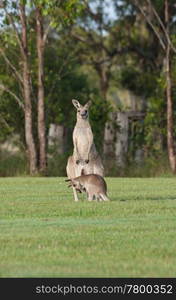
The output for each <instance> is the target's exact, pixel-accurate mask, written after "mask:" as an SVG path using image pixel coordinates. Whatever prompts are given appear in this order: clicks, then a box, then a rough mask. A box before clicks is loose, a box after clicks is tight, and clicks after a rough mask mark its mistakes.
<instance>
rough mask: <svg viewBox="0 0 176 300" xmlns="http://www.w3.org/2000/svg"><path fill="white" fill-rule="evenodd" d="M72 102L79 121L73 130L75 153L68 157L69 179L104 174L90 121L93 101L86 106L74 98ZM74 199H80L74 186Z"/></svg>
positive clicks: (67, 169)
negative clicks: (82, 175)
mask: <svg viewBox="0 0 176 300" xmlns="http://www.w3.org/2000/svg"><path fill="white" fill-rule="evenodd" d="M72 103H73V105H74V107H75V108H76V109H77V121H76V125H75V127H74V130H73V146H74V150H73V155H72V156H70V157H69V158H68V162H67V167H66V172H67V177H68V178H69V179H71V178H75V177H78V176H80V175H81V173H82V171H84V174H98V175H100V176H103V175H104V168H103V165H102V161H101V158H100V156H99V154H98V152H97V150H96V147H95V144H94V141H93V133H92V129H91V126H90V123H89V107H90V105H91V101H88V102H87V103H86V104H85V105H84V106H83V105H81V104H80V103H79V102H78V101H77V100H75V99H73V100H72ZM73 193H74V200H75V201H78V196H77V193H76V189H75V188H74V187H73Z"/></svg>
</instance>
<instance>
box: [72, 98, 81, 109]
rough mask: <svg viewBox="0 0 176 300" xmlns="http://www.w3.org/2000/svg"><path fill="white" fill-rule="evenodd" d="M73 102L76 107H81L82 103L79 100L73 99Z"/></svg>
mask: <svg viewBox="0 0 176 300" xmlns="http://www.w3.org/2000/svg"><path fill="white" fill-rule="evenodd" d="M72 103H73V105H74V107H76V109H78V108H80V107H81V104H80V103H79V101H78V100H75V99H72Z"/></svg>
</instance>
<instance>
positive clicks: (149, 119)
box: [0, 0, 176, 175]
mask: <svg viewBox="0 0 176 300" xmlns="http://www.w3.org/2000/svg"><path fill="white" fill-rule="evenodd" d="M175 17H176V5H175V3H174V1H172V0H171V1H168V0H155V1H149V0H143V1H137V0H123V1H122V0H121V1H118V0H112V1H109V0H105V1H101V0H96V1H91V0H89V1H88V0H87V1H86V0H65V1H49V0H36V1H35V0H28V1H27V0H26V1H25V0H23V1H21V0H18V1H1V2H0V25H1V27H0V30H1V35H0V65H1V74H0V93H1V97H0V127H1V130H0V140H1V144H3V143H4V142H5V141H7V140H8V139H10V138H11V137H12V136H14V135H15V134H18V146H19V147H20V149H21V154H20V158H19V154H18V158H16V163H15V169H18V168H19V165H20V161H23V164H24V166H27V167H25V169H26V171H25V172H27V173H30V174H31V175H32V174H39V173H40V174H45V175H64V174H65V173H64V172H65V164H66V159H67V157H68V155H69V153H70V152H71V151H72V137H71V136H72V129H73V127H74V123H75V111H74V109H73V107H72V103H71V99H72V98H76V99H79V100H80V101H81V102H82V103H85V102H86V101H87V100H88V99H91V100H92V107H91V114H90V115H91V123H92V126H93V131H94V135H95V141H96V143H97V147H98V149H99V151H101V153H102V155H103V149H104V142H105V135H104V133H105V125H107V124H108V126H109V127H110V129H111V131H109V133H108V134H112V143H113V144H115V143H116V135H115V134H114V132H116V131H120V128H119V126H118V122H116V121H114V119H113V118H112V116H113V112H116V111H126V110H127V104H126V103H125V102H124V103H120V105H116V103H115V101H114V99H115V98H116V91H118V89H120V88H121V87H122V88H125V89H127V90H129V91H131V92H132V93H133V94H134V95H135V96H136V102H137V101H138V99H139V98H141V99H142V101H143V104H142V106H141V111H142V112H144V114H145V117H144V119H142V120H141V122H136V123H133V127H135V129H134V128H133V131H134V134H133V135H132V136H131V139H132V140H131V141H129V147H128V153H127V157H126V169H125V170H128V167H129V165H132V175H133V174H135V172H133V170H135V169H136V165H134V150H135V147H136V148H141V149H142V150H143V154H144V157H143V160H142V162H141V165H140V168H141V169H144V165H146V164H148V165H149V168H151V164H152V163H153V162H154V160H156V159H157V164H159V165H161V167H162V166H164V168H165V164H164V162H163V157H165V156H166V157H167V160H168V163H169V168H170V169H171V170H172V172H173V173H175V172H176V154H175V101H174V99H175V86H176V83H175V53H176V48H175V43H176V40H175V21H176V18H175ZM137 105H138V103H137ZM50 124H57V125H58V126H62V129H63V141H62V142H63V144H64V145H63V151H62V153H60V154H59V153H58V151H56V149H55V148H52V147H49V146H48V145H49V143H48V138H49V129H50ZM131 128H132V127H131ZM129 139H130V135H129ZM130 145H132V146H131V147H130ZM6 154H7V153H6ZM4 155H5V154H4V151H3V150H1V151H0V159H1V165H2V169H0V174H1V175H5V174H8V175H10V174H9V173H8V172H6V169H8V168H9V164H10V161H12V160H10V158H9V159H8V163H7V164H4V165H3V158H4ZM108 155H109V156H111V155H112V160H113V159H114V157H113V154H112V153H110V154H108V153H105V152H104V155H103V156H104V157H103V158H104V161H105V163H106V159H107V156H108ZM12 156H13V155H12V154H11V159H12ZM110 158H111V157H110ZM20 159H21V160H20ZM151 162H152V163H151ZM54 167H55V168H54ZM155 167H156V166H155V165H154V168H155ZM9 169H10V168H9ZM20 170H21V169H20ZM125 170H123V173H121V174H126V173H125ZM20 172H22V171H19V173H20ZM14 174H16V173H15V172H14ZM107 174H108V175H118V174H120V173H119V167H118V163H117V162H115V163H113V170H112V169H111V168H108V165H107ZM128 174H129V170H128Z"/></svg>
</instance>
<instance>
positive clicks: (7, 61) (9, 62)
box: [0, 48, 23, 83]
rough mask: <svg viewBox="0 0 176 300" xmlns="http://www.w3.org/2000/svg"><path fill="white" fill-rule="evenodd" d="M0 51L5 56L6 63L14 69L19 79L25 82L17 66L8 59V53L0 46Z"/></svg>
mask: <svg viewBox="0 0 176 300" xmlns="http://www.w3.org/2000/svg"><path fill="white" fill-rule="evenodd" d="M0 53H1V54H2V57H3V58H4V60H5V62H6V64H7V65H8V66H9V67H10V68H11V69H12V71H13V72H14V74H15V76H16V78H17V79H18V81H20V82H21V83H23V79H22V77H21V75H20V73H19V72H18V71H17V69H16V68H15V66H14V65H13V64H12V63H11V61H10V60H9V59H8V57H7V55H6V54H5V52H4V50H3V49H2V48H0Z"/></svg>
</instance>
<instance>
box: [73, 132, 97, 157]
mask: <svg viewBox="0 0 176 300" xmlns="http://www.w3.org/2000/svg"><path fill="white" fill-rule="evenodd" d="M73 140H74V142H76V146H77V148H78V149H79V153H80V154H81V153H82V154H84V153H85V152H86V151H88V148H90V146H91V145H92V143H93V134H92V130H91V128H89V127H86V128H84V127H76V128H75V129H74V132H73Z"/></svg>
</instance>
